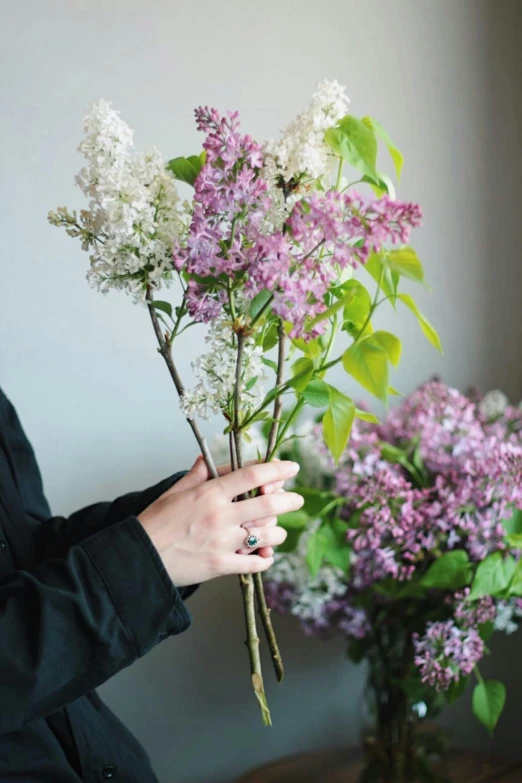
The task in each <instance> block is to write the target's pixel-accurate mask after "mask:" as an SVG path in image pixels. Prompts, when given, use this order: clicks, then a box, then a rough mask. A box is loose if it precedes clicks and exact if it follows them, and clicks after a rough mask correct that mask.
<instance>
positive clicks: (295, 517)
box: [277, 509, 309, 530]
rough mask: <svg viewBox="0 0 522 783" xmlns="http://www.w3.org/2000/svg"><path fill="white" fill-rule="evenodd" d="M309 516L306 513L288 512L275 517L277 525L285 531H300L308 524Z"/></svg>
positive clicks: (300, 510)
mask: <svg viewBox="0 0 522 783" xmlns="http://www.w3.org/2000/svg"><path fill="white" fill-rule="evenodd" d="M308 520H309V516H308V514H307V513H306V511H303V510H302V509H299V511H288V512H287V513H286V514H280V515H279V516H278V517H277V524H278V525H280V526H281V527H284V529H285V530H302V529H303V528H305V527H306V525H307V524H308Z"/></svg>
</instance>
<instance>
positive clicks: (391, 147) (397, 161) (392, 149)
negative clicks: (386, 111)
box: [364, 117, 404, 181]
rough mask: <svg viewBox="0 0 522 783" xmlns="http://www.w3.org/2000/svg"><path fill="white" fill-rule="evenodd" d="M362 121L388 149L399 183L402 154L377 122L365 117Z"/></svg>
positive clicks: (402, 162) (402, 161)
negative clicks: (366, 122) (364, 121)
mask: <svg viewBox="0 0 522 783" xmlns="http://www.w3.org/2000/svg"><path fill="white" fill-rule="evenodd" d="M364 119H365V120H368V121H369V122H370V124H371V127H372V128H373V131H374V133H375V135H376V136H377V138H379V139H380V140H381V141H382V142H383V143H384V144H385V145H386V147H387V148H388V152H389V153H390V156H391V159H392V160H393V164H394V166H395V173H396V175H397V181H399V180H400V178H401V172H402V167H403V164H404V158H403V156H402V153H401V152H399V150H398V149H397V147H396V146H395V144H394V143H393V141H392V140H391V138H390V134H389V133H388V131H387V130H385V129H384V128H383V126H382V125H381V124H380V123H379V122H377V120H374V118H373V117H365V118H364Z"/></svg>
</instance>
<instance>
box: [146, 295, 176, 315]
mask: <svg viewBox="0 0 522 783" xmlns="http://www.w3.org/2000/svg"><path fill="white" fill-rule="evenodd" d="M149 307H154V308H155V309H156V310H161V312H162V313H166V314H167V315H168V316H169V318H172V305H171V304H170V302H162V301H161V300H159V299H154V301H152V302H149Z"/></svg>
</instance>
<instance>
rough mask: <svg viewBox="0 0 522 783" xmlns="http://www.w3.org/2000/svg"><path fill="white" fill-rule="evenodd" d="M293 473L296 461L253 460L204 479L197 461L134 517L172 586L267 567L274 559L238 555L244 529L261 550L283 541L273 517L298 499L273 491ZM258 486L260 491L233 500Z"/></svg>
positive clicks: (300, 502) (296, 504)
mask: <svg viewBox="0 0 522 783" xmlns="http://www.w3.org/2000/svg"><path fill="white" fill-rule="evenodd" d="M298 471H299V465H298V464H297V463H295V462H288V461H281V462H269V463H266V464H265V463H260V464H259V463H258V464H251V465H248V466H247V467H244V468H241V469H240V470H236V471H233V472H230V471H228V472H227V468H224V469H223V470H222V473H223V474H224V475H220V477H219V478H216V479H211V480H207V479H208V472H207V468H206V466H205V465H204V463H203V464H202V463H201V460H197V461H196V464H195V465H194V467H193V468H192V470H191V471H190V472H189V473H188V474H187V475H186V476H184V478H183V479H181V480H180V481H179V482H177V483H176V484H175V485H174V486H173V487H172V488H171V489H169V490H168V491H167V492H165V493H164V494H163V495H161V497H159V498H158V499H157V500H156V501H154V503H152V504H151V505H150V506H149V507H148V508H146V509H145V510H144V511H143V512H142V513H141V514H140V515H139V517H138V519H139V521H140V522H141V524H142V525H143V527H144V529H145V531H146V532H147V534H148V535H149V537H150V538H151V540H152V543H153V544H154V546H155V547H156V549H157V550H158V553H159V555H160V557H161V559H162V561H163V563H164V565H165V567H166V569H167V571H168V573H169V575H170V577H171V579H172V581H173V582H174V584H175V585H177V586H178V587H184V586H186V585H191V584H196V583H198V582H205V581H208V580H209V579H214V578H215V577H218V576H224V575H226V574H252V573H258V572H260V571H266V570H267V569H268V568H269V567H270V566H271V565H272V563H273V557H271V556H262V555H260V554H257V553H256V554H250V555H247V554H243V551H244V542H245V538H246V536H247V533H246V531H245V528H248V530H249V532H250V533H254V534H255V535H257V536H258V537H259V538H260V539H261V542H262V544H263V547H264V548H266V547H268V548H271V547H273V546H277V545H278V544H282V543H283V541H284V540H285V538H286V531H285V530H283V528H281V527H277V525H276V524H275V519H274V518H275V517H277V516H278V515H279V514H284V513H286V512H288V511H296V510H297V509H298V508H301V506H302V505H303V498H302V497H301V495H299V494H297V493H295V492H280V491H277V490H278V489H280V487H281V482H284V481H285V480H286V479H290V478H292V477H293V476H295V475H296V474H297V472H298ZM267 485H272V492H270V487H268V489H269V492H268V493H267V491H266V490H267ZM263 486H264V487H265V494H262V495H259V496H258V497H255V498H249V499H247V500H240V501H236V502H234V498H235V497H237V496H239V495H242V494H244V493H247V492H250V491H252V490H255V489H258V488H261V487H263ZM274 487H275V490H276V491H273V489H274ZM243 526H244V527H243ZM265 555H266V553H265Z"/></svg>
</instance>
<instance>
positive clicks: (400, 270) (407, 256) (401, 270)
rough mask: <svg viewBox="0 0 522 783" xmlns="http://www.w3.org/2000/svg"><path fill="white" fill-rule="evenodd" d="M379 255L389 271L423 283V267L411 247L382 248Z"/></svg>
mask: <svg viewBox="0 0 522 783" xmlns="http://www.w3.org/2000/svg"><path fill="white" fill-rule="evenodd" d="M379 255H380V256H381V257H382V260H383V263H384V264H385V266H386V267H387V268H388V269H389V270H390V271H391V272H397V274H398V275H400V276H401V277H407V278H408V279H409V280H413V281H414V282H416V283H424V269H423V268H422V264H421V262H420V261H419V257H418V255H417V253H416V252H415V250H414V249H413V248H412V247H399V248H397V249H395V250H383V251H382V252H381V253H380V254H379Z"/></svg>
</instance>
